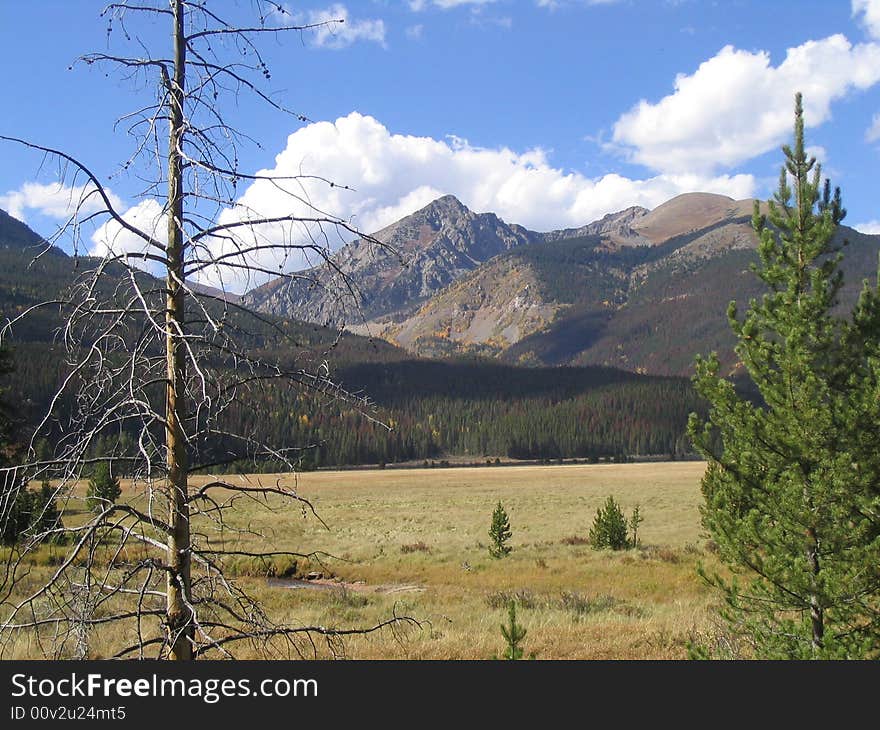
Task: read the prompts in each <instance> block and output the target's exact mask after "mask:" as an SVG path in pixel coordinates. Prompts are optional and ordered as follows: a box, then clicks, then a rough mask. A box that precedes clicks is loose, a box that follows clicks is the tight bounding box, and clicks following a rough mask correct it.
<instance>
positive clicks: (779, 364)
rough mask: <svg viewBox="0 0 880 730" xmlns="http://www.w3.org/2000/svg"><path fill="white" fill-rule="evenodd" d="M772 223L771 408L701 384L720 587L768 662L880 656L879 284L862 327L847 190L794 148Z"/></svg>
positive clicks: (764, 364) (697, 435)
mask: <svg viewBox="0 0 880 730" xmlns="http://www.w3.org/2000/svg"><path fill="white" fill-rule="evenodd" d="M783 151H784V154H785V166H784V168H783V170H782V174H781V177H780V181H779V187H778V190H777V191H776V193H775V196H774V198H773V200H771V201H769V203H768V214H767V215H766V216H765V215H762V213H761V212H760V210H759V208H758V206H757V204H756V206H755V214H754V219H753V224H754V227H755V230H756V232H757V234H758V236H759V242H760V243H759V249H758V254H759V257H760V263H759V264H757V265H756V266H755V267H754V271H755V273H756V274H757V275H758V277H760V279H761V280H762V281H763V282H764V283H765V284H766V287H767V293H766V294H765V295H764V296H763V298H762V299H761V300H760V301H755V300H753V301H751V302H750V306H749V309H748V311H747V312H746V313H745V315H744V317H743V318H742V319H739V318H738V316H737V307H736V304H735V303H733V302H732V303H731V305H730V307H729V310H728V317H729V320H730V325H731V327H732V328H733V331H734V333H735V335H736V337H737V339H738V344H737V347H736V352H737V355H738V356H739V359H740V361H741V363H742V366H743V368H744V371H745V373H747V374H748V376H749V378H750V379H751V382H752V383H753V385H754V388H755V392H756V393H759V394H760V396H759V397H753V398H751V399H749V398H745V397H743V396H741V395H740V394H739V393H738V392H737V390H736V389H735V388H734V385H733V383H732V382H730V381H729V380H727V379H725V378H724V377H722V376H721V374H720V373H719V363H718V360H717V358H716V357H715V355H714V354H713V355H711V356H710V357H709V358H707V359H703V358H700V357H698V358H697V361H696V374H695V376H694V383H695V385H696V389H697V391H698V392H699V393H700V395H702V396H703V397H704V398H705V399H706V400H707V401H708V402H709V404H710V412H709V416H708V420H706V421H703V420H702V419H701V418H699V417H698V416H697V415H696V414H692V415H691V417H690V423H689V426H688V432H689V434H690V436H691V438H692V440H693V443H694V445H695V446H696V448H697V449H698V450H699V451H700V453H701V454H702V455H703V456H704V457H706V459H707V460H708V462H709V464H708V468H707V471H706V474H705V476H704V478H703V481H702V491H703V495H704V498H705V502H704V506H703V511H702V516H703V524H704V526H705V527H706V528H707V530H708V531H709V533H710V534H711V537H712V539H713V540H714V541H715V542H716V543H717V544H718V548H719V555H720V557H721V558H722V560H723V561H724V562H725V563H726V564H727V565H728V566H729V567H730V568H731V569H732V571H733V574H734V577H733V579H732V580H730V581H728V580H725V579H723V578H721V577H720V576H718V575H707V576H706V577H707V578H708V579H709V580H710V581H711V582H712V583H714V584H715V585H716V586H717V587H718V588H719V589H720V590H721V591H722V595H723V597H724V606H725V608H724V610H723V616H724V618H725V619H726V620H727V622H728V625H729V628H730V630H731V631H733V632H737V633H739V634H741V635H743V636H745V637H746V638H747V639H748V641H749V642H750V643H751V645H753V646H754V649H755V654H756V655H757V656H758V657H763V658H821V657H846V658H855V657H866V656H871V657H877V656H878V655H880V633H878V628H880V611H878V608H880V449H878V448H877V440H876V439H877V433H878V432H880V402H878V398H877V394H878V393H880V296H878V289H877V286H876V284H875V285H874V286H871V285H869V284H868V283H867V282H866V283H865V285H864V289H863V293H862V297H861V299H860V301H859V303H858V305H857V306H856V309H855V311H854V312H853V313H852V316H851V317H850V318H849V319H847V320H842V319H840V318H839V317H838V316H837V315H836V313H835V309H834V308H835V305H836V303H837V294H838V292H839V290H840V287H841V284H842V274H841V272H840V269H839V263H840V258H841V257H840V254H839V252H838V250H837V247H836V246H835V232H836V231H837V227H838V224H839V222H840V221H841V220H842V218H843V216H844V215H845V210H844V209H843V207H842V205H841V200H840V193H839V190H838V191H836V192H835V194H834V195H833V196H832V195H831V193H830V185H829V184H827V183H826V185H825V186H824V192H823V191H822V190H821V186H820V168H819V165H817V164H816V162H815V159H814V158H811V157H808V156H807V153H806V149H805V144H804V121H803V109H802V104H801V96H800V94H798V95H797V97H796V100H795V128H794V146H793V147H789V146H786V147H784V148H783Z"/></svg>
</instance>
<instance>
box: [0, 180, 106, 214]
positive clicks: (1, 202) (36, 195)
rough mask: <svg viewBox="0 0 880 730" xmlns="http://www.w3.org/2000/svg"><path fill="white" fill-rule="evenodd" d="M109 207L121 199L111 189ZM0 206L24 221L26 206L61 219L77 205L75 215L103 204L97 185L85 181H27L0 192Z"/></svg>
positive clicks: (73, 211) (92, 211)
mask: <svg viewBox="0 0 880 730" xmlns="http://www.w3.org/2000/svg"><path fill="white" fill-rule="evenodd" d="M107 197H108V198H109V199H110V202H111V203H112V205H113V207H114V208H116V209H117V210H119V209H121V207H122V201H120V200H119V198H118V197H116V195H114V194H113V193H112V192H111V191H109V190H108V191H107ZM0 208H3V209H4V210H6V211H7V212H8V213H9V215H11V216H12V217H13V218H18V219H19V220H20V221H24V222H26V221H27V212H26V211H28V210H34V211H37V212H38V213H40V214H41V215H44V216H47V217H49V218H54V219H56V220H59V221H64V220H67V219H69V218H71V217H72V216H73V215H74V214H75V213H76V212H77V208H79V217H83V216H86V215H90V214H92V213H95V212H97V211H99V210H103V209H104V208H105V205H104V202H103V200H102V199H101V198H100V197H99V196H98V194H97V189H96V188H95V186H94V185H92V184H91V183H89V184H85V185H65V184H64V183H61V182H57V183H49V184H45V183H37V182H27V183H25V184H24V185H22V186H21V187H20V188H19V189H18V190H11V191H9V192H8V193H6V194H5V195H0Z"/></svg>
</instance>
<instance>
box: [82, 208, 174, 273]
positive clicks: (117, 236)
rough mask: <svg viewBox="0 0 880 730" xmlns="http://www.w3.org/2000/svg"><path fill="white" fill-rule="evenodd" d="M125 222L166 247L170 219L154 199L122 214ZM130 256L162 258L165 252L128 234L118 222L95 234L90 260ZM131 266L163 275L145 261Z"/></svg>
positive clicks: (102, 227)
mask: <svg viewBox="0 0 880 730" xmlns="http://www.w3.org/2000/svg"><path fill="white" fill-rule="evenodd" d="M121 217H122V219H123V220H124V221H125V222H126V223H129V224H130V225H132V226H133V227H135V228H137V229H139V230H140V231H143V232H144V233H146V234H147V235H148V236H150V237H151V238H153V239H155V240H156V241H157V242H158V243H160V244H163V245H164V244H165V243H166V241H167V240H168V236H167V230H168V229H167V226H168V224H167V218H166V217H165V214H164V213H163V211H162V206H161V205H160V204H159V203H158V202H157V201H156V200H153V199H152V198H148V199H146V200H143V201H141V202H140V203H138V204H137V205H135V206H133V207H131V208H129V209H128V210H127V211H125V213H123V214H122V216H121ZM126 253H137V254H147V253H154V254H158V255H161V253H162V252H161V251H157V250H155V249H152V248H151V246H150V245H149V244H148V243H147V241H145V240H144V239H143V238H141V237H140V236H138V235H136V234H134V233H132V232H130V231H128V230H127V229H126V228H125V227H124V226H122V225H121V224H120V223H118V222H117V221H115V220H109V221H107V222H105V223H104V224H103V225H102V226H101V227H100V228H98V229H97V230H96V231H95V232H94V233H93V234H92V246H91V248H90V249H89V255H90V256H100V257H102V258H103V257H105V256H119V255H122V254H126ZM130 263H132V264H133V265H135V266H138V267H139V268H142V269H145V270H146V271H149V272H151V273H153V274H159V273H161V272H160V270H159V268H158V267H157V266H156V265H155V264H153V263H151V262H150V261H148V260H147V259H146V258H144V259H143V260H142V261H140V262H138V260H137V259H131V260H130Z"/></svg>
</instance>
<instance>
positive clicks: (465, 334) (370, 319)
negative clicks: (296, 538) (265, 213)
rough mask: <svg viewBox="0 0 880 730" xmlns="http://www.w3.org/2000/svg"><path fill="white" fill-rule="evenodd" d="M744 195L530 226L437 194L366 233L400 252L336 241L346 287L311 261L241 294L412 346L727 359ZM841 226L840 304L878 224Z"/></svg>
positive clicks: (683, 361)
mask: <svg viewBox="0 0 880 730" xmlns="http://www.w3.org/2000/svg"><path fill="white" fill-rule="evenodd" d="M753 204H754V203H753V201H751V200H742V201H735V200H733V199H731V198H728V197H725V196H721V195H714V194H707V193H689V194H686V195H681V196H678V197H676V198H673V199H672V200H670V201H668V202H666V203H664V204H663V205H661V206H659V207H657V208H655V209H654V210H653V211H648V210H646V209H645V208H640V207H632V208H628V209H626V210H623V211H620V212H619V213H614V214H610V215H607V216H605V217H604V218H602V219H601V220H599V221H595V222H593V223H590V224H587V225H585V226H583V227H581V228H574V229H566V230H560V231H551V232H547V233H537V232H533V231H528V230H526V229H524V228H522V227H520V226H515V225H509V224H506V223H505V222H503V221H501V220H500V219H499V218H497V217H496V216H494V215H492V214H474V213H472V212H471V211H469V210H468V209H467V208H466V207H465V206H463V205H462V204H461V203H460V202H459V201H457V200H456V199H455V198H452V197H451V196H446V197H444V198H441V199H439V200H437V201H435V202H434V203H432V204H431V205H429V206H427V207H426V208H424V209H423V210H421V211H418V212H417V213H415V214H413V215H412V216H409V217H407V218H405V219H403V220H402V221H400V222H398V223H396V224H394V225H392V226H389V227H388V228H386V229H385V230H384V231H380V232H379V233H377V234H376V237H377V238H378V239H379V240H382V241H383V242H387V243H388V244H389V245H390V246H391V247H393V248H394V249H396V252H397V254H399V257H398V256H396V255H395V254H394V253H392V252H391V251H389V250H385V249H379V250H375V247H374V248H373V249H371V248H370V247H369V246H368V245H367V244H365V243H364V242H363V241H357V242H355V243H353V244H350V245H349V246H346V247H345V248H344V249H342V250H341V251H340V252H339V253H338V254H337V255H336V257H335V259H334V264H335V265H336V266H338V267H339V269H340V270H341V271H344V272H346V273H347V274H348V275H349V276H350V277H351V279H352V281H353V282H354V283H355V284H356V285H357V287H358V289H359V295H358V298H357V299H355V298H353V297H351V296H348V295H345V294H344V292H342V289H341V287H340V286H339V277H337V278H336V279H334V277H333V276H331V275H330V274H328V273H327V271H326V269H313V270H311V271H310V272H306V273H307V277H308V279H309V280H310V281H309V282H294V283H292V284H291V283H286V282H281V281H278V282H274V283H272V284H270V285H267V286H266V287H263V288H262V289H261V290H257V291H255V292H252V293H250V294H249V295H248V296H247V297H246V298H245V301H247V302H249V303H250V304H251V305H252V306H257V307H259V308H261V309H264V310H267V311H270V312H273V313H279V314H280V313H284V314H286V315H288V316H294V317H297V318H300V319H304V320H307V321H313V322H314V321H319V322H323V321H328V320H329V321H331V322H334V323H340V322H346V323H348V324H347V326H348V328H349V329H351V330H353V331H356V332H359V333H363V334H366V333H369V334H371V335H373V336H380V337H382V338H385V339H387V340H389V341H391V342H393V343H395V344H398V345H400V346H402V347H405V348H406V349H408V350H410V351H411V352H413V353H416V354H419V355H423V356H434V357H436V356H447V355H455V354H461V353H469V354H479V355H488V356H493V357H498V358H500V359H502V360H504V361H506V362H510V363H515V364H526V365H564V364H577V365H608V366H615V367H623V368H626V369H630V370H634V371H639V372H650V373H658V374H669V375H672V374H679V375H681V374H688V373H689V372H690V369H691V366H692V363H693V357H694V355H695V354H696V353H698V352H701V353H705V352H709V351H711V350H718V351H719V352H720V354H721V356H722V359H723V360H724V361H725V363H726V365H727V366H728V367H729V368H733V367H735V358H734V356H733V353H732V344H733V342H732V338H731V336H730V333H729V327H728V325H727V320H726V315H725V312H726V307H727V304H728V302H729V301H730V300H731V299H737V300H739V301H741V302H742V303H743V304H744V305H745V304H746V303H747V302H748V299H749V298H751V297H753V296H757V295H759V293H760V286H759V282H758V281H757V279H756V278H755V277H754V275H752V274H751V273H750V271H749V266H750V264H751V263H752V262H753V261H754V260H756V254H755V247H756V243H757V241H756V238H755V235H754V232H753V231H752V228H751V215H752V210H753ZM841 238H842V239H844V238H845V239H847V240H849V241H850V246H848V247H847V249H846V251H845V254H846V256H845V264H844V270H845V274H846V281H847V287H846V289H845V291H844V293H843V302H844V304H851V303H852V302H853V301H855V297H856V296H857V293H858V289H859V287H860V282H861V281H862V279H864V278H866V277H869V278H873V277H874V276H876V271H877V253H878V250H880V237H878V236H865V235H863V234H860V233H858V232H856V231H854V230H852V229H849V228H846V227H843V228H842V229H841ZM358 302H359V303H360V310H358V308H357V306H355V305H356V304H357V303H358ZM343 310H347V313H343ZM353 312H357V315H356V316H353V315H352V313H353Z"/></svg>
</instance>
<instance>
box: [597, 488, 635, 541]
mask: <svg viewBox="0 0 880 730" xmlns="http://www.w3.org/2000/svg"><path fill="white" fill-rule="evenodd" d="M590 543H591V544H592V546H593V549H594V550H602V549H604V548H610V549H611V550H626V549H627V548H629V547H632V545H631V544H630V541H629V524H628V523H627V519H626V516H625V515H624V514H623V511H622V510H621V509H620V505H618V504H617V502H615V501H614V497H611V496H609V497H608V499H606V500H605V506H604V507H600V508H599V509H598V511H597V512H596V517H595V518H594V519H593V527H592V528H591V529H590Z"/></svg>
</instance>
